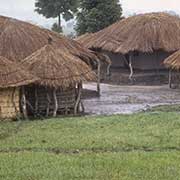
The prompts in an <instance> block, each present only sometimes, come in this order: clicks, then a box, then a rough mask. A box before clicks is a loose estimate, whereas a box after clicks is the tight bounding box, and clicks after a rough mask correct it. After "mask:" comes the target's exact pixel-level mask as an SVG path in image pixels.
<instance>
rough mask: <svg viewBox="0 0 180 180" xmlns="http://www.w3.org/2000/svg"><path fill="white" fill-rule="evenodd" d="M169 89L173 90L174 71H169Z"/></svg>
mask: <svg viewBox="0 0 180 180" xmlns="http://www.w3.org/2000/svg"><path fill="white" fill-rule="evenodd" d="M169 88H172V69H170V70H169Z"/></svg>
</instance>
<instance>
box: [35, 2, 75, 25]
mask: <svg viewBox="0 0 180 180" xmlns="http://www.w3.org/2000/svg"><path fill="white" fill-rule="evenodd" d="M35 7H36V9H35V11H36V12H38V13H39V14H42V15H43V16H45V17H46V18H56V17H58V18H59V21H58V26H59V27H61V16H62V17H63V18H64V19H65V20H66V21H68V20H70V19H72V18H73V17H74V13H75V12H77V8H78V0H36V2H35Z"/></svg>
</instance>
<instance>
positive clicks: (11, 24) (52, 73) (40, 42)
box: [0, 16, 98, 116]
mask: <svg viewBox="0 0 180 180" xmlns="http://www.w3.org/2000/svg"><path fill="white" fill-rule="evenodd" d="M49 39H52V40H53V45H52V46H53V48H54V49H56V50H58V49H59V50H60V51H61V53H55V52H51V53H50V52H49V51H48V52H49V53H50V54H47V53H46V54H44V53H43V52H44V49H48V47H46V45H48V40H49ZM48 46H49V45H48ZM51 49H52V48H51ZM40 52H41V53H42V56H40V55H39V53H40ZM34 53H35V54H34ZM41 53H40V54H41ZM53 54H54V56H53ZM46 55H47V57H46ZM0 56H3V57H5V58H7V59H9V60H11V61H15V62H18V63H19V62H20V63H22V62H23V64H26V66H28V67H29V68H32V72H33V73H34V74H35V75H37V76H39V75H40V74H39V72H41V73H42V74H41V75H43V73H44V76H43V77H44V79H43V78H42V77H40V78H41V81H38V83H36V84H34V85H31V86H28V87H27V86H26V87H25V95H26V96H27V97H26V96H25V97H24V98H25V99H26V103H25V106H26V107H25V109H26V112H27V114H36V115H37V113H40V114H41V112H42V111H44V109H43V107H41V105H42V106H43V104H42V103H41V104H40V102H41V99H40V98H42V99H47V100H48V103H49V104H48V106H50V107H49V108H51V107H52V106H54V105H55V106H56V107H57V105H59V104H61V105H62V107H63V108H62V109H63V110H62V111H63V112H64V111H65V113H68V112H69V111H71V110H72V108H71V107H72V104H73V108H74V109H73V110H74V112H75V113H76V112H77V111H78V107H79V104H80V100H79V96H78V97H77V93H76V95H75V96H71V95H72V94H73V93H74V91H75V90H77V88H78V89H81V83H80V80H81V81H82V80H88V77H89V79H91V78H90V76H91V75H92V74H91V75H90V71H91V66H93V65H94V64H96V63H97V61H98V57H97V56H96V55H95V54H94V53H92V51H90V50H88V49H86V48H84V47H83V46H82V45H81V44H80V43H78V42H76V41H74V40H71V39H69V38H66V37H64V36H62V35H60V34H58V33H55V32H52V31H49V30H47V29H43V28H40V27H38V26H36V25H32V24H30V23H27V22H23V21H19V20H16V19H12V18H8V17H4V16H0ZM36 57H39V58H40V59H39V61H38V60H37V58H36ZM48 57H50V58H49V59H47V58H48ZM31 58H32V59H31ZM24 59H25V60H24ZM35 59H36V60H37V61H36V62H35ZM42 59H44V61H45V60H46V62H47V64H46V65H47V66H45V64H43V62H44V61H42V64H41V62H40V60H42ZM58 59H59V61H57V60H58ZM68 59H69V60H68ZM28 60H29V61H31V62H33V63H35V64H36V65H38V64H39V65H40V66H39V67H35V66H33V64H31V65H30V64H28V62H27V61H28ZM51 60H52V61H51ZM66 60H67V62H66ZM50 61H51V62H50ZM73 61H74V62H73ZM84 62H85V63H86V64H84ZM61 63H62V64H61ZM70 64H71V66H70ZM87 64H88V66H87ZM53 65H54V66H53ZM41 67H43V68H45V69H44V70H43V69H41ZM79 67H81V68H82V69H81V70H80V69H79ZM83 67H84V69H83ZM36 68H39V69H36ZM48 68H49V70H48ZM51 68H52V69H51ZM63 68H64V71H62V70H63ZM36 70H37V71H36ZM75 70H76V71H75ZM86 70H88V72H89V73H88V72H85V71H86ZM38 71H39V72H38ZM66 71H67V72H66ZM71 71H72V72H71ZM70 72H71V74H70ZM77 72H78V73H80V74H76V73H77ZM36 73H37V74H36ZM46 73H48V74H47V76H46ZM61 73H62V74H61ZM63 73H64V74H63ZM66 73H67V74H66ZM91 73H92V72H91ZM61 75H62V76H61ZM65 75H67V77H66V76H65ZM78 78H79V81H78V80H77V79H78ZM45 82H46V83H47V84H46V85H45V84H44V83H45ZM75 82H76V84H74V83H75ZM52 84H54V86H53V85H52ZM77 84H78V85H77ZM76 86H78V87H76ZM72 87H73V88H72ZM75 87H76V88H75ZM31 88H32V89H31ZM45 89H48V90H50V93H48V94H47V93H44V91H45ZM52 89H56V90H57V91H56V92H57V94H59V95H57V96H61V97H62V98H63V97H64V96H65V95H64V94H63V93H65V94H66V95H67V94H68V93H69V94H70V96H69V99H68V98H66V99H61V103H59V102H57V104H50V101H51V98H53V100H54V90H53V91H51V90H52ZM31 90H32V91H31ZM41 90H42V91H41ZM41 92H42V93H41ZM78 92H79V91H78ZM29 93H30V94H31V93H32V94H33V93H34V95H33V96H32V97H35V100H34V101H33V102H35V104H33V103H32V104H31V102H29V101H31V100H32V98H31V97H29V96H28V95H29ZM47 96H48V97H47ZM49 96H50V97H49ZM51 96H53V97H51ZM36 97H38V98H36ZM66 97H67V96H66ZM77 98H78V99H77ZM37 99H38V100H37ZM74 99H75V101H76V103H75V105H76V106H75V107H74ZM57 101H58V99H57ZM65 101H67V102H68V101H69V103H71V104H70V105H67V102H65ZM70 101H71V102H70ZM78 101H79V103H78ZM38 103H39V104H38ZM63 103H66V106H64V105H63ZM44 106H46V105H44ZM58 108H59V109H56V110H55V109H54V112H53V115H54V116H55V115H56V113H58V111H60V106H58ZM50 111H51V109H49V112H48V108H47V107H46V112H45V111H44V112H42V114H44V113H46V114H51V112H50ZM26 112H24V114H26Z"/></svg>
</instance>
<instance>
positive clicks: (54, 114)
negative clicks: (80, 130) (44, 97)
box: [53, 89, 58, 117]
mask: <svg viewBox="0 0 180 180" xmlns="http://www.w3.org/2000/svg"><path fill="white" fill-rule="evenodd" d="M53 98H54V112H53V117H56V116H57V111H58V101H57V95H56V89H53Z"/></svg>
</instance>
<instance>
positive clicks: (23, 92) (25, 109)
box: [21, 86, 28, 120]
mask: <svg viewBox="0 0 180 180" xmlns="http://www.w3.org/2000/svg"><path fill="white" fill-rule="evenodd" d="M21 106H22V113H23V117H24V119H25V120H27V119H28V115H27V105H26V95H25V88H24V86H23V87H22V97H21Z"/></svg>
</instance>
